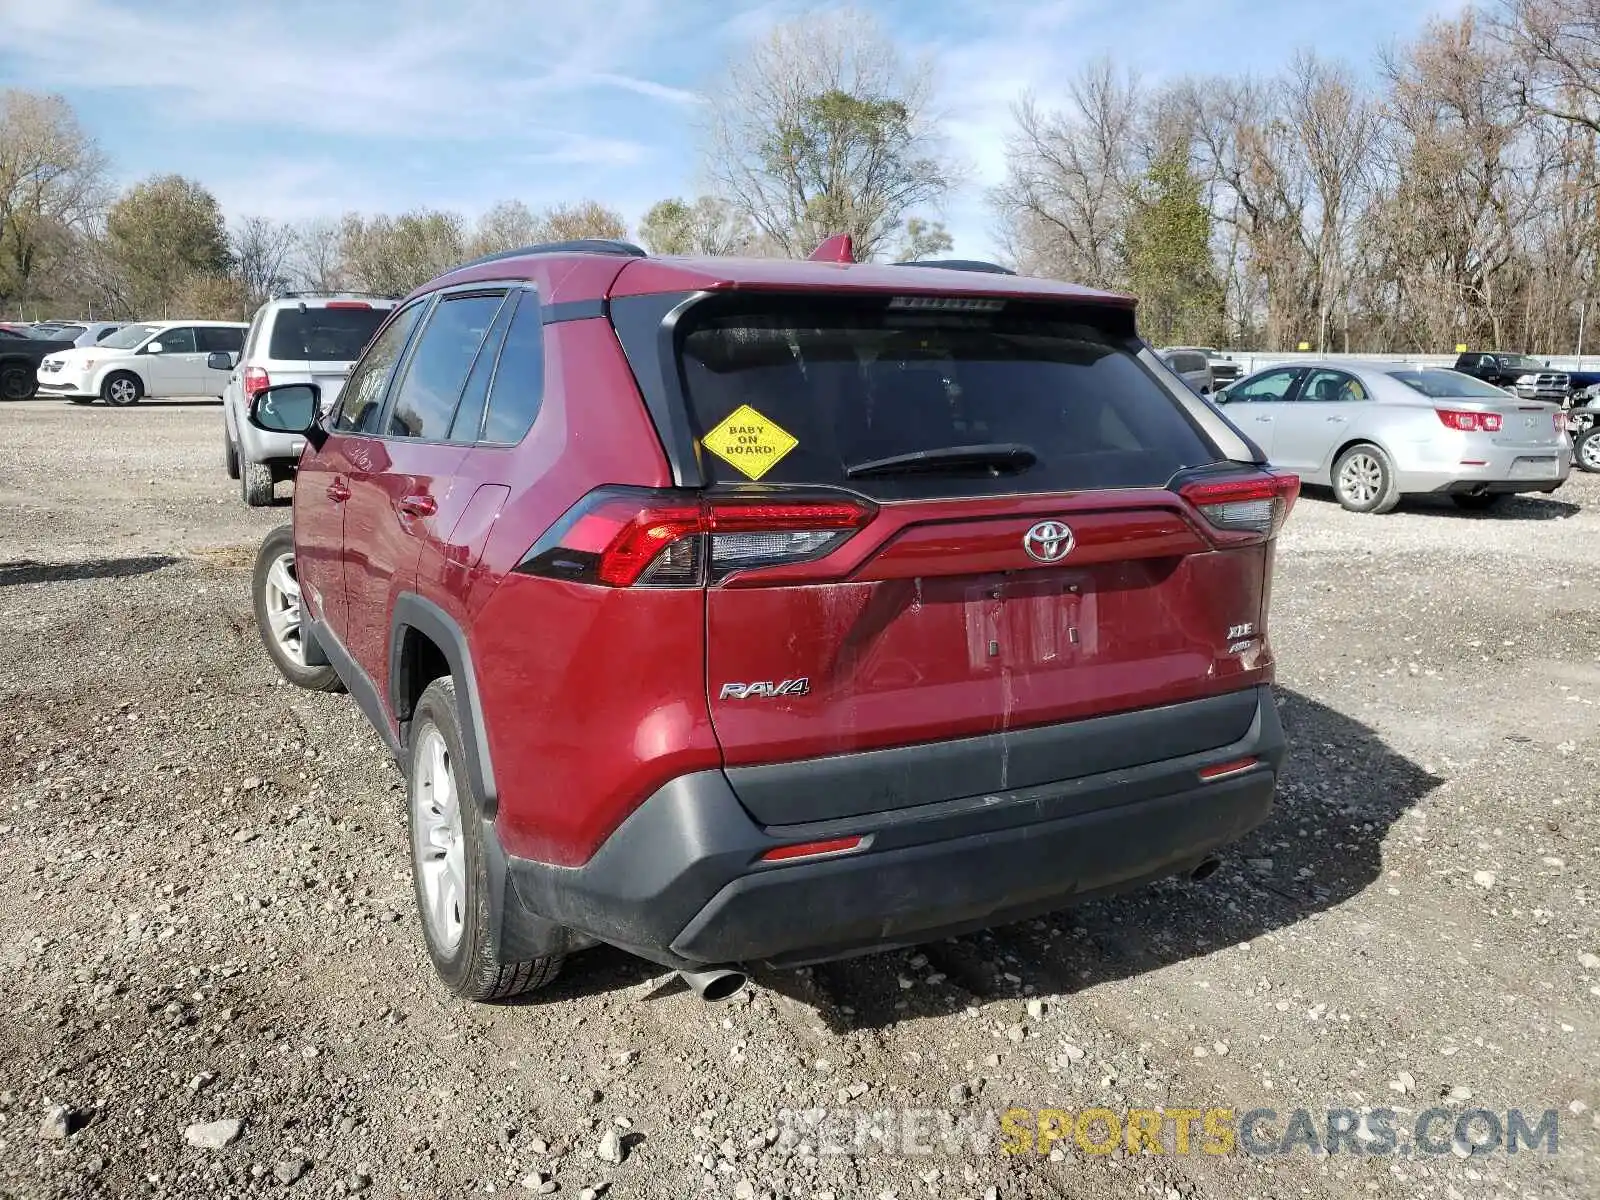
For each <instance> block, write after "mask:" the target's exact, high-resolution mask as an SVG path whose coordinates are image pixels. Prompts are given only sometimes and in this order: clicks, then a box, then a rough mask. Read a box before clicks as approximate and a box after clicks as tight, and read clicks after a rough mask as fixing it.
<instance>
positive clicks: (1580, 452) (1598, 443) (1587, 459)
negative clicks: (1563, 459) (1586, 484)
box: [1572, 425, 1600, 475]
mask: <svg viewBox="0 0 1600 1200" xmlns="http://www.w3.org/2000/svg"><path fill="white" fill-rule="evenodd" d="M1572 460H1573V462H1575V463H1576V464H1577V465H1578V469H1579V470H1580V471H1587V472H1589V474H1591V475H1600V425H1591V426H1590V427H1589V428H1588V429H1585V430H1584V431H1583V432H1582V433H1581V434H1579V435H1578V440H1577V441H1576V442H1575V443H1574V444H1573V447H1572Z"/></svg>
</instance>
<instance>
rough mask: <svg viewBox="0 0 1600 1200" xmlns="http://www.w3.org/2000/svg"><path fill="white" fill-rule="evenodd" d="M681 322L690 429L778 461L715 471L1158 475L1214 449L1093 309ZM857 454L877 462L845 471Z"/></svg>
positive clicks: (1149, 479) (964, 488)
mask: <svg viewBox="0 0 1600 1200" xmlns="http://www.w3.org/2000/svg"><path fill="white" fill-rule="evenodd" d="M1116 318H1117V319H1118V320H1122V321H1125V320H1126V315H1125V314H1120V313H1119V314H1116ZM689 319H690V320H691V321H693V322H694V324H693V325H692V327H691V328H690V329H689V330H688V332H687V333H686V334H685V335H684V337H683V340H682V342H681V352H680V357H681V361H682V366H683V373H684V383H685V387H686V390H687V394H688V397H689V402H690V408H691V410H692V417H693V420H694V423H695V425H696V426H697V428H696V437H697V438H701V439H704V438H706V437H707V435H708V434H710V435H712V442H713V443H719V442H720V444H724V445H726V444H728V441H729V439H730V436H731V439H732V440H733V441H735V442H737V441H738V440H739V439H740V438H744V439H745V440H747V441H749V442H751V443H752V444H753V445H754V446H755V447H756V449H757V450H760V451H761V452H762V453H763V454H765V456H766V457H767V458H771V459H774V460H775V461H771V462H766V461H762V460H760V459H755V458H752V459H744V458H742V457H741V456H740V455H739V454H734V455H731V456H730V457H733V458H734V459H735V460H736V461H740V462H741V463H749V464H751V465H745V466H743V468H742V469H741V467H736V466H734V465H732V464H731V463H729V462H727V461H724V459H723V458H722V457H719V455H717V454H715V453H712V452H709V451H704V452H703V453H702V461H703V462H704V464H705V466H706V470H707V471H708V473H709V476H710V478H711V479H712V481H713V482H717V483H744V482H748V481H749V480H750V479H752V478H759V479H760V481H761V482H762V483H789V484H825V485H826V484H832V485H841V486H848V487H851V488H854V489H856V490H859V491H861V492H864V493H866V494H868V495H874V496H880V497H884V498H897V497H914V496H934V495H991V494H1008V493H1027V492H1039V491H1061V490H1069V489H1076V488H1108V487H1159V486H1161V485H1162V484H1164V483H1166V481H1167V480H1168V479H1170V478H1171V477H1172V475H1173V474H1174V473H1175V472H1177V471H1179V470H1180V469H1182V468H1184V467H1187V466H1196V465H1199V464H1202V463H1210V462H1215V461H1217V460H1218V459H1219V458H1220V457H1221V455H1220V454H1219V453H1218V451H1217V449H1216V448H1215V447H1214V446H1212V445H1211V444H1210V443H1209V442H1208V441H1207V440H1206V439H1205V438H1204V436H1203V435H1202V434H1201V433H1200V432H1199V430H1198V428H1197V427H1196V426H1195V425H1194V424H1193V423H1191V421H1190V420H1189V418H1188V417H1187V416H1186V415H1185V413H1184V412H1183V411H1182V409H1181V407H1180V405H1179V402H1178V401H1177V400H1176V399H1174V398H1173V396H1172V395H1171V394H1170V393H1168V392H1167V391H1166V390H1165V388H1163V386H1162V385H1161V384H1160V383H1159V382H1157V380H1156V378H1155V377H1154V375H1152V374H1151V373H1150V372H1149V371H1148V370H1147V369H1146V368H1145V367H1144V366H1143V365H1142V364H1141V363H1140V362H1139V361H1138V360H1137V358H1136V355H1137V353H1138V344H1137V343H1136V342H1135V341H1134V339H1133V338H1132V337H1131V336H1125V335H1124V334H1121V333H1118V332H1114V331H1113V330H1111V329H1107V328H1102V327H1101V326H1100V325H1099V324H1097V323H1096V322H1095V316H1094V314H1093V313H1092V312H1089V313H1084V312H1082V311H1076V310H1075V311H1073V312H1070V313H1062V314H1061V315H1054V314H1050V313H1043V314H1041V313H1040V312H1039V311H1038V310H1035V311H1034V312H1033V313H1028V312H1017V313H1008V312H1005V311H1001V312H968V311H952V312H941V311H934V312H930V311H918V310H908V311H896V310H895V309H893V308H885V307H883V306H881V305H878V306H872V307H867V306H863V305H851V304H839V305H832V306H830V305H827V304H815V303H813V304H809V305H804V306H800V305H788V306H780V305H778V304H776V303H775V304H774V305H773V307H772V309H771V310H770V311H765V312H741V313H732V314H730V313H724V314H718V315H713V316H708V317H704V318H700V319H696V318H695V316H694V314H692V313H691V314H690V318H689ZM752 412H753V413H754V414H756V417H758V418H759V420H756V421H754V422H753V423H752V418H751V416H750V414H751V413H752ZM734 427H737V428H734ZM730 429H732V434H731V435H730V433H729V430H730ZM751 430H753V432H750V431H751ZM790 440H792V441H793V443H794V444H793V447H792V449H787V450H785V449H784V447H785V446H787V445H788V442H789V441H790ZM766 446H770V447H773V448H774V449H773V450H770V451H768V450H765V449H764V448H763V447H766ZM958 447H971V448H982V447H987V448H990V450H991V451H992V450H993V449H994V448H997V447H1023V448H1025V449H1026V451H1027V452H1028V454H1027V455H1026V456H1025V457H1026V458H1030V459H1031V462H1029V463H1027V464H1026V465H1021V466H1019V465H1018V464H1017V462H1016V461H1015V460H1014V459H1013V460H1012V461H1011V462H1010V463H1008V464H1002V465H998V466H996V465H985V463H984V461H983V460H984V459H985V458H986V457H990V458H993V457H995V456H994V455H993V454H990V455H988V456H985V455H983V454H974V455H972V456H971V461H966V462H962V461H959V460H953V459H952V457H951V452H952V451H954V450H955V448H958ZM930 451H931V452H940V451H944V452H945V453H944V454H943V455H939V454H937V453H935V454H933V455H929V456H928V457H927V458H926V459H924V463H923V469H904V470H903V469H899V468H896V467H893V466H889V467H888V468H887V470H885V469H884V467H885V465H886V464H884V460H887V459H895V458H898V457H901V456H906V455H915V454H918V453H920V452H930ZM936 458H937V459H940V460H941V461H938V462H937V463H935V462H934V461H933V460H934V459H936ZM866 463H876V464H879V466H878V467H877V468H875V469H874V470H873V471H871V472H870V473H867V474H865V475H863V474H856V475H854V476H852V475H851V473H850V470H851V468H852V467H855V468H857V470H858V471H859V469H860V468H861V466H862V465H863V464H866ZM752 472H754V474H752Z"/></svg>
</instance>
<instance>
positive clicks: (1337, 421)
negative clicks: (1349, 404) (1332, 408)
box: [1328, 417, 1345, 425]
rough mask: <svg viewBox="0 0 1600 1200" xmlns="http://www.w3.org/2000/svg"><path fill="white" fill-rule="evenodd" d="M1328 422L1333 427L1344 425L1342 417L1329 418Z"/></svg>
mask: <svg viewBox="0 0 1600 1200" xmlns="http://www.w3.org/2000/svg"><path fill="white" fill-rule="evenodd" d="M1328 420H1329V422H1330V423H1332V424H1334V425H1343V424H1344V423H1345V418H1344V417H1329V418H1328Z"/></svg>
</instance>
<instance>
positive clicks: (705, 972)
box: [678, 967, 749, 1004]
mask: <svg viewBox="0 0 1600 1200" xmlns="http://www.w3.org/2000/svg"><path fill="white" fill-rule="evenodd" d="M678 978H679V979H681V980H683V981H684V982H685V983H686V984H688V985H689V989H690V990H691V991H692V992H694V994H695V995H696V996H699V997H700V999H702V1000H704V1001H706V1002H707V1003H708V1004H715V1003H717V1002H719V1001H722V1000H728V999H731V998H732V997H733V996H734V994H735V993H736V992H738V990H739V989H740V988H742V987H743V986H744V985H745V981H746V980H747V979H748V978H749V977H748V976H747V975H745V973H744V972H743V971H741V970H739V969H738V968H737V967H701V968H700V969H699V970H697V971H679V972H678Z"/></svg>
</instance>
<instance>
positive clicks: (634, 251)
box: [451, 238, 649, 271]
mask: <svg viewBox="0 0 1600 1200" xmlns="http://www.w3.org/2000/svg"><path fill="white" fill-rule="evenodd" d="M527 254H615V255H618V256H620V257H623V258H647V257H649V256H648V255H646V254H645V252H644V251H643V250H642V249H640V248H639V247H638V246H635V245H634V244H633V243H632V242H624V241H621V240H619V239H616V238H573V239H572V240H571V241H567V242H537V243H535V244H534V245H532V246H519V247H517V248H516V249H515V250H501V251H499V252H498V253H496V254H485V255H483V257H481V258H474V259H472V260H470V261H469V262H464V263H462V264H461V265H460V266H456V267H452V268H451V270H452V271H462V270H465V269H466V268H467V267H481V266H483V265H484V264H485V263H492V262H499V261H500V260H501V259H506V258H521V257H523V256H524V255H527Z"/></svg>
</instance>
